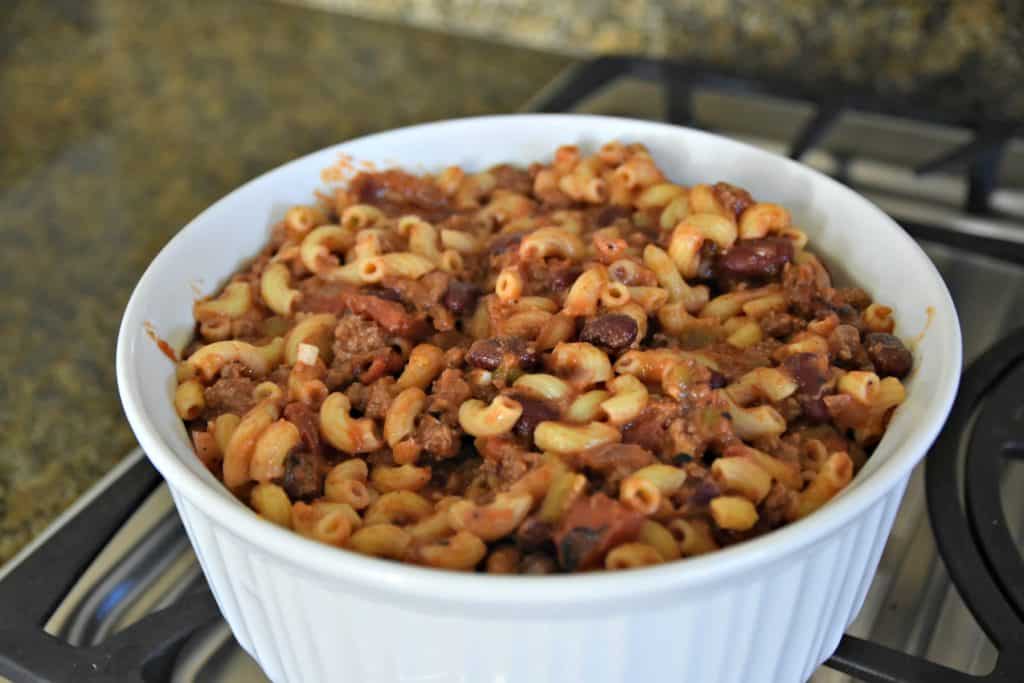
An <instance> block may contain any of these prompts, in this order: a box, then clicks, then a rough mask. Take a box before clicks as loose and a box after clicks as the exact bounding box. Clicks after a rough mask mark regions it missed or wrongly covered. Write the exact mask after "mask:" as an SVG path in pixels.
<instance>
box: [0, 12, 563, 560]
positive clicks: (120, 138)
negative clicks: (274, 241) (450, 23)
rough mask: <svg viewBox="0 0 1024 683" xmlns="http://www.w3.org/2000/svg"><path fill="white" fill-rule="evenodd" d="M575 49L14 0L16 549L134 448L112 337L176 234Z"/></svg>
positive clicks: (5, 450) (9, 509) (3, 474)
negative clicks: (321, 161)
mask: <svg viewBox="0 0 1024 683" xmlns="http://www.w3.org/2000/svg"><path fill="white" fill-rule="evenodd" d="M566 64H567V60H566V59H565V58H562V57H554V56H549V55H544V54H539V53H536V52H532V51H529V50H526V49H519V48H509V47H499V46H494V45H490V44H487V43H483V42H479V41H475V40H470V39H465V38H453V37H446V36H442V35H436V34H431V33H428V32H425V31H420V30H415V29H411V28H402V27H398V26H388V25H381V24H377V23H373V22H371V21H367V20H357V19H352V18H347V17H342V16H338V15H333V14H328V13H323V12H318V11H314V10H308V9H303V8H298V7H294V6H287V5H281V4H277V3H269V2H261V1H246V2H241V1H238V2H235V1H230V0H193V1H184V0H176V1H175V2H167V3H164V2H156V1H153V2H145V3H143V2H137V1H136V0H47V1H41V0H26V1H24V2H16V1H15V2H12V1H11V0H7V2H3V3H0V150H2V152H0V561H3V560H5V559H7V558H9V557H10V556H11V555H12V554H13V553H14V552H15V551H16V550H17V548H19V547H20V546H21V545H22V544H24V543H25V542H26V541H28V540H29V538H30V537H31V536H33V535H34V534H35V533H38V532H39V531H41V530H42V529H43V527H44V526H45V525H46V524H47V523H48V522H49V521H50V520H51V519H52V518H53V517H54V516H55V515H56V514H57V513H58V512H59V511H60V510H62V509H63V508H64V507H65V506H67V505H68V504H69V503H70V502H71V501H72V500H73V499H74V498H75V497H76V496H77V495H78V494H79V493H81V492H82V491H83V490H84V489H85V488H87V487H88V486H89V485H90V484H91V483H92V482H94V481H95V480H96V479H97V478H99V477H100V476H101V475H102V474H103V473H104V472H106V471H107V470H108V469H109V468H110V467H111V466H112V465H113V464H114V463H115V462H116V461H117V460H118V459H119V458H120V457H121V456H123V455H124V454H125V453H126V452H127V451H128V450H129V449H130V448H131V447H132V446H133V445H134V439H133V437H132V434H131V432H130V431H129V429H128V425H127V422H126V421H125V420H124V417H123V415H122V413H121V408H120V403H119V401H118V397H117V390H116V386H115V380H114V340H115V335H116V331H117V325H118V322H119V319H120V315H121V311H122V309H123V307H124V305H125V303H126V302H127V299H128V295H129V294H130V292H131V288H132V287H133V285H134V283H135V281H136V280H137V278H138V277H139V275H141V273H142V271H143V269H144V268H145V266H146V264H147V263H148V262H149V261H150V259H152V257H153V256H154V255H155V254H156V252H157V251H158V250H159V249H160V247H161V246H162V245H163V244H164V243H165V242H166V241H167V239H168V238H169V237H170V236H171V235H173V234H174V232H175V231H177V230H178V229H179V228H180V227H181V226H182V225H184V224H185V223H186V222H187V221H188V220H189V219H191V218H192V217H193V216H195V215H196V214H197V213H198V212H199V211H201V210H202V209H203V208H204V207H206V206H207V205H209V204H210V203H212V202H213V201H214V200H215V199H217V198H218V197H220V196H222V195H223V194H225V193H226V192H228V191H229V190H231V189H233V188H234V187H236V186H238V185H240V184H241V183H242V182H244V181H245V180H247V179H249V178H252V177H253V176H255V175H257V174H259V173H262V172H263V171H266V170H268V169H270V168H272V167H274V166H277V165H279V164H281V163H283V162H285V161H287V160H289V159H291V158H294V157H296V156H299V155H302V154H305V153H307V152H310V151H313V150H315V149H318V148H320V147H323V146H326V145H329V144H332V143H335V142H339V141H341V140H344V139H346V138H350V137H353V136H357V135H361V134H363V133H367V132H372V131H377V130H383V129H387V128H391V127H395V126H400V125H405V124H409V123H414V122H419V121H425V120H432V119H439V118H447V117H453V116H464V115H472V114H482V113H492V112H501V111H510V110H514V109H516V108H517V107H518V106H520V105H521V104H522V102H524V101H525V100H526V99H527V97H528V96H529V95H531V94H532V93H533V92H534V91H536V90H537V89H538V88H539V87H540V86H541V85H543V84H544V83H545V82H547V81H548V80H549V79H550V78H552V77H553V76H554V75H555V74H556V73H557V72H558V71H559V70H560V69H561V68H563V67H564V66H565V65H566Z"/></svg>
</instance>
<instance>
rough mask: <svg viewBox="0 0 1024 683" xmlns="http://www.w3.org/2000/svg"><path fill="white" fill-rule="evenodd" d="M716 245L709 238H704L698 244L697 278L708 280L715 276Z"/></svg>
mask: <svg viewBox="0 0 1024 683" xmlns="http://www.w3.org/2000/svg"><path fill="white" fill-rule="evenodd" d="M718 251H719V249H718V245H717V244H715V243H714V242H712V241H711V240H704V244H702V245H700V252H699V254H698V260H697V279H698V280H710V279H712V278H714V277H715V261H716V260H717V259H718Z"/></svg>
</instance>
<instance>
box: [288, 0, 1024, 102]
mask: <svg viewBox="0 0 1024 683" xmlns="http://www.w3.org/2000/svg"><path fill="white" fill-rule="evenodd" d="M287 1H288V2H297V3H302V4H309V5H316V6H320V7H325V8H328V9H336V10H340V11H345V12H354V13H359V14H365V15H369V16H376V17H382V18H388V19H395V20H401V21H406V22H410V23H413V24H417V25H421V26H431V27H442V28H445V29H446V30H451V31H455V32H462V33H468V34H473V35H479V36H486V37H490V38H494V39H499V40H504V41H508V42H511V43H516V44H524V45H532V46H536V47H543V48H547V49H553V50H559V51H562V52H566V53H571V54H592V53H632V54H646V55H654V56H671V57H678V58H685V59H699V60H703V61H708V62H711V63H712V64H715V65H717V66H721V67H725V68H727V69H732V70H736V71H739V72H742V73H749V74H765V75H783V76H786V77H790V78H797V79H800V80H804V81H807V82H811V83H814V84H816V85H819V86H824V87H828V85H829V84H832V83H834V82H835V81H836V80H837V79H841V80H843V81H847V82H850V83H853V84H856V85H857V86H859V87H865V88H868V89H872V90H875V91H878V92H882V93H887V94H917V95H922V96H924V99H933V100H934V101H935V102H936V103H937V104H939V105H940V106H942V107H943V108H944V109H946V110H960V111H973V110H975V109H982V110H985V111H987V112H991V113H992V114H996V113H998V114H1000V115H1007V116H1017V117H1019V116H1024V89H1021V88H1020V83H1021V82H1022V81H1024V3H1022V2H1019V1H1017V0H887V1H886V2H874V1H872V0H563V1H560V2H549V1H548V0H287ZM992 114H990V115H992Z"/></svg>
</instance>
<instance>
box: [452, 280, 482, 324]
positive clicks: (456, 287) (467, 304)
mask: <svg viewBox="0 0 1024 683" xmlns="http://www.w3.org/2000/svg"><path fill="white" fill-rule="evenodd" d="M479 296H480V288H479V287H477V286H476V285H475V284H473V283H472V282H463V281H462V280H452V281H451V282H450V283H448V291H446V292H445V293H444V306H445V308H447V309H448V310H449V311H451V312H452V313H454V314H456V315H462V314H463V313H465V312H467V311H469V310H470V309H471V308H473V306H475V305H476V300H477V298H478V297H479Z"/></svg>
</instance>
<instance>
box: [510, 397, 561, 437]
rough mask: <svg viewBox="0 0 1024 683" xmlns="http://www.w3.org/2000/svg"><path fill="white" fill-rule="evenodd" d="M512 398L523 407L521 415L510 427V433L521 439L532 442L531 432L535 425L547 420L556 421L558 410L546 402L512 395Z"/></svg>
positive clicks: (535, 427)
mask: <svg viewBox="0 0 1024 683" xmlns="http://www.w3.org/2000/svg"><path fill="white" fill-rule="evenodd" d="M512 398H513V399H514V400H515V401H516V402H517V403H519V405H521V406H523V414H522V415H520V416H519V419H518V420H517V421H516V423H515V425H514V426H513V427H512V431H513V432H515V433H516V434H518V435H519V436H521V437H524V438H527V439H530V440H531V441H532V439H533V431H534V430H535V429H537V425H539V424H540V423H541V422H545V421H547V420H557V419H558V415H559V413H558V410H557V409H556V408H555V407H553V406H552V405H551V404H549V403H548V402H547V401H542V400H541V399H537V398H533V397H532V396H523V395H522V394H516V395H513V396H512Z"/></svg>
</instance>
